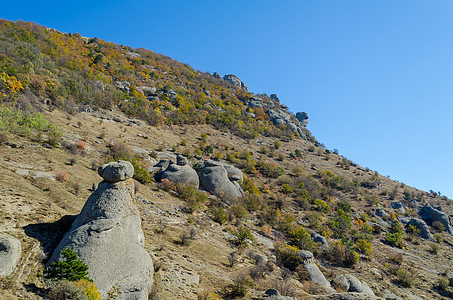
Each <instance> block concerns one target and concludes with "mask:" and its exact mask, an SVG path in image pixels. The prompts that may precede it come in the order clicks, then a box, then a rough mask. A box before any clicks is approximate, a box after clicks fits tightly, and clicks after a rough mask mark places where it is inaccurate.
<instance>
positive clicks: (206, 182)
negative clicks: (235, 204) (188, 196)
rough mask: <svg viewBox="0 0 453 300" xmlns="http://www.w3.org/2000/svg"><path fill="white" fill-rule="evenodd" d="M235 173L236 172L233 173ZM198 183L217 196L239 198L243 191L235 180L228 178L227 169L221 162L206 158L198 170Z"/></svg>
mask: <svg viewBox="0 0 453 300" xmlns="http://www.w3.org/2000/svg"><path fill="white" fill-rule="evenodd" d="M233 175H236V174H233ZM200 184H201V186H202V187H203V188H204V189H206V190H207V191H208V192H210V193H213V194H215V195H217V196H221V195H224V196H227V195H228V196H229V197H232V198H239V197H241V196H242V195H243V193H244V191H243V190H242V188H241V186H240V185H239V183H238V182H237V181H234V182H232V181H231V180H230V179H229V178H228V171H227V170H226V168H225V166H224V165H223V163H221V162H216V161H213V160H206V161H205V163H204V166H203V168H202V169H201V172H200Z"/></svg>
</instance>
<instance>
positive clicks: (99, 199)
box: [50, 161, 154, 300]
mask: <svg viewBox="0 0 453 300" xmlns="http://www.w3.org/2000/svg"><path fill="white" fill-rule="evenodd" d="M133 172H134V168H133V167H132V165H131V164H130V163H129V162H125V161H120V162H115V163H109V164H106V165H103V166H101V167H100V168H99V174H100V175H101V176H102V177H103V178H104V181H102V182H101V183H100V184H99V186H98V188H97V189H96V190H95V191H94V192H93V193H92V194H91V196H90V197H89V198H88V200H87V202H86V203H85V205H84V207H83V209H82V211H81V212H80V214H79V215H78V216H77V218H76V219H75V220H74V222H73V224H72V225H71V228H70V229H69V231H68V232H67V233H66V234H65V236H64V237H63V239H62V240H61V241H60V243H59V244H58V246H57V248H56V249H55V251H54V253H53V255H52V257H51V259H50V262H53V261H56V260H59V259H61V257H60V252H61V250H62V249H64V248H66V247H69V248H71V249H72V250H73V251H74V252H76V253H77V255H78V257H79V259H80V260H82V261H83V262H84V263H85V264H86V265H87V266H88V276H89V277H90V278H91V279H93V281H94V283H95V284H96V286H97V287H98V289H99V291H100V292H101V298H102V299H106V298H109V299H127V300H129V299H134V300H135V299H140V300H141V299H143V300H144V299H148V293H149V292H150V291H151V289H152V284H153V281H152V279H153V273H154V270H153V262H152V260H151V257H150V255H149V254H148V253H147V252H146V251H145V249H144V234H143V231H142V229H141V223H140V214H139V211H138V209H137V207H136V206H135V204H134V203H133V199H134V182H133V180H132V179H131V177H132V175H133Z"/></svg>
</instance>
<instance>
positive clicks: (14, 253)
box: [0, 234, 22, 276]
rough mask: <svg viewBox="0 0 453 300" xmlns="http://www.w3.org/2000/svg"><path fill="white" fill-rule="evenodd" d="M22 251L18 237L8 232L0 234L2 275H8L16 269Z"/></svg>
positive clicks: (0, 266)
mask: <svg viewBox="0 0 453 300" xmlns="http://www.w3.org/2000/svg"><path fill="white" fill-rule="evenodd" d="M21 251H22V250H21V244H20V241H19V240H18V239H16V238H15V237H13V236H11V235H8V234H2V235H0V276H8V275H10V274H11V273H12V272H13V271H14V269H15V268H16V265H17V263H18V262H19V259H20V255H21Z"/></svg>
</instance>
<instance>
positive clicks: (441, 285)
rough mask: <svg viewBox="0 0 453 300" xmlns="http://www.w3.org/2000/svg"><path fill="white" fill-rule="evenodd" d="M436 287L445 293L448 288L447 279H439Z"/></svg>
mask: <svg viewBox="0 0 453 300" xmlns="http://www.w3.org/2000/svg"><path fill="white" fill-rule="evenodd" d="M434 286H435V287H436V288H437V289H439V290H441V291H445V290H446V289H447V287H448V280H447V278H444V277H440V278H438V279H437V281H436V283H435V284H434Z"/></svg>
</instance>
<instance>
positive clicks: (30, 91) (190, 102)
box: [0, 20, 453, 299]
mask: <svg viewBox="0 0 453 300" xmlns="http://www.w3.org/2000/svg"><path fill="white" fill-rule="evenodd" d="M0 43H1V46H0V50H1V52H0V91H1V94H2V95H1V96H2V100H1V101H2V107H1V113H0V117H1V119H0V130H1V132H0V133H1V135H0V137H1V139H0V157H1V159H0V166H1V169H2V174H1V175H0V195H1V196H0V197H1V198H0V199H1V202H0V205H1V206H0V213H1V216H2V220H3V221H2V222H1V223H0V230H1V231H2V232H3V233H6V234H8V235H10V236H13V237H15V238H17V239H18V240H19V241H20V242H21V245H22V247H21V250H20V258H19V260H18V263H17V266H16V267H15V268H14V270H13V271H12V272H11V274H10V275H8V276H4V277H1V279H0V295H2V297H3V298H5V299H24V298H25V299H42V298H46V297H48V296H47V295H48V291H49V286H48V285H47V283H46V282H45V281H44V279H43V276H42V274H43V270H44V266H45V264H46V263H47V262H48V260H49V259H50V256H51V255H52V252H53V250H54V249H55V248H56V246H57V244H58V242H59V241H60V239H61V238H62V237H63V235H64V233H65V232H66V230H68V228H69V226H70V225H71V223H72V221H73V220H74V216H75V215H77V214H79V213H80V211H81V209H82V207H83V205H84V203H85V201H86V200H87V199H88V198H89V197H90V194H91V193H92V192H93V191H94V190H95V189H96V187H97V185H98V183H99V182H100V181H101V178H100V177H99V176H98V174H97V172H96V171H97V168H98V167H99V166H100V165H102V164H104V163H106V162H109V161H113V160H118V159H123V160H128V161H130V162H131V163H133V165H134V168H135V175H134V179H135V198H134V203H135V205H136V206H137V207H138V210H139V212H140V218H141V226H142V229H143V232H144V238H145V246H144V247H145V249H146V250H147V252H148V253H149V254H150V255H151V257H152V259H153V263H154V270H155V273H154V285H153V291H152V292H151V296H150V297H154V298H153V299H218V297H220V296H221V297H222V298H225V299H231V298H234V297H242V296H241V294H243V293H242V292H243V291H247V293H245V296H243V297H245V298H248V299H263V298H264V297H265V296H264V295H263V293H264V291H266V290H268V289H269V288H275V289H277V290H278V291H279V293H280V294H282V295H286V296H290V297H297V298H298V299H312V298H313V299H316V298H319V297H321V296H320V295H326V294H329V293H330V295H332V294H331V293H342V292H346V291H349V292H353V291H354V289H353V288H352V287H351V286H352V283H351V282H352V281H351V282H349V281H348V280H347V279H345V278H347V276H346V275H348V276H349V275H353V276H354V277H355V278H356V279H358V280H359V284H360V286H361V290H360V291H362V286H363V287H365V286H369V288H370V289H371V290H372V291H373V293H374V294H375V295H376V296H377V297H380V298H384V299H385V298H390V299H392V298H400V299H419V298H425V299H443V298H447V297H452V293H453V292H452V288H451V287H449V286H448V280H449V279H450V278H453V274H452V271H451V265H452V259H453V251H452V246H453V237H452V235H451V233H449V232H447V231H448V230H449V227H448V226H449V224H451V222H450V220H449V216H451V215H452V214H453V205H452V202H451V200H450V199H448V198H446V197H441V196H439V195H437V194H435V193H428V192H424V191H420V190H417V189H415V188H412V187H409V186H406V185H404V184H402V183H400V182H397V181H394V180H391V179H389V178H387V177H385V176H382V175H380V174H379V173H378V172H376V171H372V170H369V169H367V168H364V167H361V166H359V165H357V164H355V163H354V162H353V161H351V160H349V159H347V158H345V157H343V156H341V155H340V154H339V153H338V152H336V151H330V150H328V149H326V148H325V147H323V145H322V144H320V143H318V142H317V141H316V139H315V137H313V136H312V135H311V134H310V132H309V130H307V128H306V126H307V119H308V117H307V115H306V114H305V113H299V114H296V116H297V118H296V116H294V115H293V114H291V113H290V112H289V111H288V107H286V106H285V105H284V104H283V103H280V100H279V99H278V96H277V95H256V94H253V93H251V92H249V91H248V90H247V87H246V83H243V82H242V81H241V80H240V79H239V78H238V77H236V76H234V75H228V74H227V75H226V76H223V77H222V76H221V75H220V74H217V73H214V74H207V73H204V72H201V71H195V70H193V69H192V68H191V67H190V66H188V65H185V64H181V63H178V62H177V61H175V60H172V59H170V58H169V57H166V56H164V55H161V54H155V53H153V52H152V51H149V50H145V49H132V48H130V47H127V46H122V45H116V44H113V43H108V42H105V41H102V40H100V39H98V38H85V37H82V36H80V35H79V34H69V33H61V32H58V31H56V30H53V29H47V28H45V27H42V26H40V25H37V24H32V23H24V22H9V21H5V20H2V21H0ZM177 154H180V155H182V156H184V157H185V158H186V159H187V165H188V166H190V167H191V168H193V169H194V170H197V172H198V174H202V173H201V172H202V170H203V168H204V167H206V166H207V163H206V160H210V161H213V163H212V164H213V165H216V164H222V165H225V164H226V165H229V166H234V167H237V168H239V169H240V170H241V175H243V179H241V181H242V183H241V189H242V190H243V196H241V197H229V196H227V195H226V194H221V193H214V192H211V193H208V192H206V191H204V190H206V189H204V190H203V189H195V188H193V189H189V188H187V189H185V188H183V187H181V186H177V185H176V184H173V183H172V182H169V181H165V180H162V181H161V180H159V176H156V175H158V173H159V171H161V169H160V168H159V167H156V165H158V163H159V161H160V160H164V159H169V160H173V161H176V160H177ZM180 157H181V156H180ZM209 164H211V163H209ZM200 178H201V176H200ZM230 178H232V176H231V177H230ZM235 180H236V179H235ZM232 181H233V180H232ZM93 184H94V186H93ZM428 205H429V206H428ZM429 207H431V208H432V210H431V211H433V212H436V213H437V214H440V212H443V214H442V216H445V217H446V219H445V218H444V220H446V221H445V222H444V223H442V222H440V221H439V220H440V219H436V220H431V221H429V217H428V216H427V214H426V213H425V214H423V212H424V211H423V210H422V211H421V212H420V210H421V209H424V210H426V209H428V208H429ZM419 212H420V214H419ZM422 219H423V220H425V221H421V220H422ZM412 220H420V222H418V221H412ZM417 222H418V223H417ZM303 250H305V251H310V252H311V253H313V254H314V258H311V257H309V255H308V254H307V253H306V252H300V251H303ZM99 255H100V256H102V253H99ZM307 266H310V267H307ZM314 266H316V269H318V268H319V270H320V271H321V273H322V277H324V281H323V280H321V279H319V278H318V279H314V278H313V274H314V273H313V272H311V271H312V268H315V267H314ZM309 270H311V271H309ZM310 272H311V273H310ZM318 275H319V274H318ZM344 276H346V277H344ZM345 280H346V282H345ZM354 282H355V281H354ZM320 283H324V285H323V284H320ZM332 289H335V290H332ZM363 290H366V289H365V288H363ZM355 291H356V292H358V290H355ZM333 295H335V294H333ZM343 296H344V297H350V298H347V299H366V298H367V297H369V298H372V296H370V295H369V294H368V296H367V295H365V294H363V293H361V294H357V293H348V294H338V295H337V297H343ZM328 297H332V298H330V299H334V298H333V297H336V296H325V298H323V299H329V298H328ZM353 297H356V298H353Z"/></svg>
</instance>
